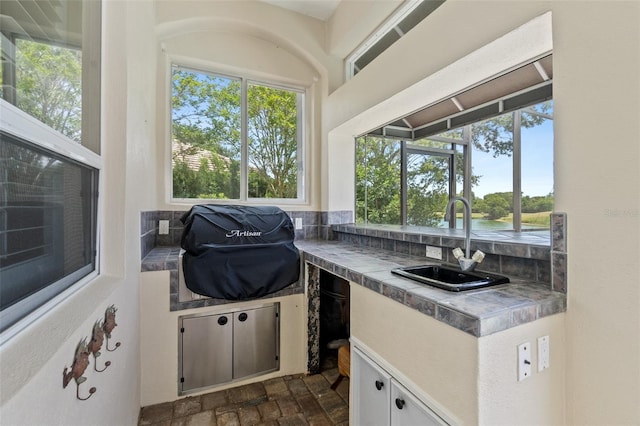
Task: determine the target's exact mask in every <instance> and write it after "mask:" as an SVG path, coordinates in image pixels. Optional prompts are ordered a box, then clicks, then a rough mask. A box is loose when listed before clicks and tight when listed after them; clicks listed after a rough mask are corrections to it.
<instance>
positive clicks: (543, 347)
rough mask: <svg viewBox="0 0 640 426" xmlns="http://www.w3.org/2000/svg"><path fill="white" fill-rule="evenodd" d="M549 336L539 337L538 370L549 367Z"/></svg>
mask: <svg viewBox="0 0 640 426" xmlns="http://www.w3.org/2000/svg"><path fill="white" fill-rule="evenodd" d="M550 355H551V354H550V352H549V336H542V337H538V371H543V370H546V369H547V368H549V358H550Z"/></svg>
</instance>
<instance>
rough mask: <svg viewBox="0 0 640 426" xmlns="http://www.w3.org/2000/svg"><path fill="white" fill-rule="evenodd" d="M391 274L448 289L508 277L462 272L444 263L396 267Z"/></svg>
mask: <svg viewBox="0 0 640 426" xmlns="http://www.w3.org/2000/svg"><path fill="white" fill-rule="evenodd" d="M391 273H392V274H396V275H400V276H403V277H405V278H409V279H412V280H414V281H417V282H420V283H424V284H428V285H432V286H434V287H438V288H442V289H444V290H449V291H464V290H472V289H475V288H481V287H488V286H492V285H497V284H505V283H508V282H509V278H508V277H503V276H501V275H495V274H489V273H486V272H480V271H474V272H463V271H461V270H460V269H456V268H454V267H448V266H444V265H421V266H408V267H404V268H396V269H392V270H391Z"/></svg>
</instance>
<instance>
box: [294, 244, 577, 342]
mask: <svg viewBox="0 0 640 426" xmlns="http://www.w3.org/2000/svg"><path fill="white" fill-rule="evenodd" d="M296 246H297V247H298V248H300V250H301V251H302V252H303V256H304V261H305V262H309V263H311V264H314V265H317V266H318V267H320V268H322V269H325V270H327V271H328V272H331V273H333V274H334V275H337V276H340V277H342V278H344V279H346V280H348V281H351V282H353V283H355V284H358V285H362V286H364V287H366V288H369V289H371V290H373V291H375V292H378V293H380V294H382V295H384V296H386V297H389V298H391V299H393V300H395V301H397V302H398V303H402V304H403V305H406V306H408V307H409V308H412V309H416V310H418V311H420V312H421V313H423V314H425V315H428V316H430V317H433V318H435V319H436V320H438V321H441V322H444V323H446V324H448V325H450V326H452V327H455V328H457V329H459V330H462V331H464V332H466V333H469V334H471V335H473V336H476V337H481V336H487V335H489V334H493V333H496V332H499V331H502V330H506V329H508V328H511V327H515V326H517V325H520V324H525V323H527V322H532V321H535V320H537V319H540V318H542V317H545V316H549V315H553V314H557V313H561V312H564V311H565V310H566V295H565V294H564V293H560V292H555V291H552V290H551V285H550V284H545V283H536V282H529V281H525V280H519V279H512V280H511V283H509V284H500V285H496V286H493V287H485V288H480V289H477V290H468V291H463V292H450V291H446V290H441V289H438V288H435V287H431V286H427V285H423V284H420V283H417V282H415V281H412V280H410V279H407V278H402V277H399V276H397V275H393V274H391V272H390V271H391V269H393V268H397V267H399V266H414V265H422V264H428V263H438V261H432V260H430V259H426V258H424V257H418V256H411V255H404V254H400V255H399V254H397V253H394V252H390V251H385V250H376V249H372V248H368V247H362V246H356V245H350V244H345V243H344V242H337V241H308V240H307V241H296ZM479 269H481V268H479Z"/></svg>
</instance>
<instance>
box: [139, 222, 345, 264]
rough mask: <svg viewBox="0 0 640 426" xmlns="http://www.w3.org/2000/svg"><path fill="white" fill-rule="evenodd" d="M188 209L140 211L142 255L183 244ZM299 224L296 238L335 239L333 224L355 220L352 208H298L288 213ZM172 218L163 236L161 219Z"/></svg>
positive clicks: (142, 256)
mask: <svg viewBox="0 0 640 426" xmlns="http://www.w3.org/2000/svg"><path fill="white" fill-rule="evenodd" d="M184 213H185V211H179V210H178V211H176V210H154V211H146V212H141V213H140V251H141V258H142V259H144V257H145V256H146V255H147V254H149V252H150V251H151V250H152V249H153V248H154V247H157V246H161V247H165V246H167V247H170V246H176V247H177V246H179V245H180V238H181V237H182V229H183V225H182V222H181V221H180V218H181V217H182V215H183V214H184ZM287 214H288V215H289V217H291V220H292V221H293V222H294V223H295V220H296V218H300V219H302V229H296V230H295V234H296V236H295V238H296V240H305V239H320V240H329V239H333V233H332V230H331V225H334V224H340V223H351V222H353V213H352V212H351V211H334V212H313V211H295V212H287ZM160 220H168V221H169V234H167V235H160V234H159V232H158V221H160Z"/></svg>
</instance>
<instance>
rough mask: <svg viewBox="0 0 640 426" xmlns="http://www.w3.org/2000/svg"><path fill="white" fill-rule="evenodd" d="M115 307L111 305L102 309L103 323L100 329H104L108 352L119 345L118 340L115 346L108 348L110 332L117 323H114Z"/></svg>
mask: <svg viewBox="0 0 640 426" xmlns="http://www.w3.org/2000/svg"><path fill="white" fill-rule="evenodd" d="M116 311H117V309H116V307H115V306H114V305H111V306H109V307H108V308H107V310H106V311H104V324H103V326H102V329H103V330H104V334H105V336H107V350H108V351H109V352H113V351H115V350H116V349H118V348H119V347H120V342H117V343H116V347H115V348H109V339H111V332H112V331H113V329H114V328H115V327H116V326H117V325H118V324H116Z"/></svg>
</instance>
